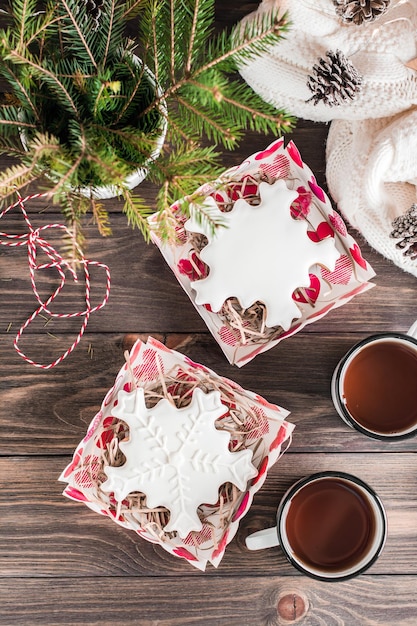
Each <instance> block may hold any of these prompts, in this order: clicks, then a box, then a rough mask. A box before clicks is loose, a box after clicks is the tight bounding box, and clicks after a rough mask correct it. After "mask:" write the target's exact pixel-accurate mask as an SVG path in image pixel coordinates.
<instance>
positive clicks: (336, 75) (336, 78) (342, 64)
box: [307, 50, 362, 107]
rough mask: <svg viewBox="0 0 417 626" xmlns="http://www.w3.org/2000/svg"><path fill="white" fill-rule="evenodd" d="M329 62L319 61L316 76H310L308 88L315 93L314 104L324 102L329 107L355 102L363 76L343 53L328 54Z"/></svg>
mask: <svg viewBox="0 0 417 626" xmlns="http://www.w3.org/2000/svg"><path fill="white" fill-rule="evenodd" d="M326 56H327V57H328V59H329V62H327V61H325V59H319V63H318V64H316V65H314V66H313V71H314V73H315V76H309V77H308V80H307V86H308V88H309V89H310V91H312V92H313V95H312V97H311V98H310V99H309V100H307V102H310V100H313V102H314V104H315V105H316V104H318V103H319V102H323V103H324V104H327V105H329V106H331V107H332V106H339V105H340V104H342V102H343V101H346V100H348V99H350V100H353V99H354V98H355V96H356V94H357V93H358V92H359V91H360V86H361V84H362V76H361V75H360V74H359V72H358V71H357V70H356V68H355V67H354V66H353V65H352V63H351V62H350V61H349V60H348V59H347V58H346V57H345V55H344V54H343V52H341V51H340V50H336V52H333V51H332V50H329V51H328V52H326Z"/></svg>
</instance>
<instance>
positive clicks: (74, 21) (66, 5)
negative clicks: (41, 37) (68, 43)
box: [61, 0, 97, 69]
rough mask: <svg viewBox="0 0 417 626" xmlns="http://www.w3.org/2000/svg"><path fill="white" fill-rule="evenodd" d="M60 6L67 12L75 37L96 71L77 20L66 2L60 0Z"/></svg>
mask: <svg viewBox="0 0 417 626" xmlns="http://www.w3.org/2000/svg"><path fill="white" fill-rule="evenodd" d="M61 4H62V5H63V7H64V9H65V11H66V12H67V15H68V17H69V19H70V20H71V22H72V25H73V26H74V29H75V32H76V33H77V35H78V37H79V39H80V42H81V43H82V45H83V47H84V49H85V51H86V53H87V55H88V56H89V58H90V60H91V63H92V64H93V66H94V67H95V68H96V69H97V62H96V60H95V58H94V55H93V53H92V52H91V48H90V46H89V45H88V43H87V40H86V38H85V36H84V33H83V32H82V30H81V28H80V25H79V24H78V22H77V20H76V19H75V16H74V14H73V12H72V11H71V10H70V8H69V6H68V4H67V2H66V0H61Z"/></svg>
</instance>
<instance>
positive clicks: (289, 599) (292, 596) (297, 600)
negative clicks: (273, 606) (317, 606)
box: [277, 593, 308, 622]
mask: <svg viewBox="0 0 417 626" xmlns="http://www.w3.org/2000/svg"><path fill="white" fill-rule="evenodd" d="M307 611H308V602H307V600H306V598H304V597H303V596H301V595H299V594H298V593H286V594H285V595H283V596H281V598H280V599H279V600H278V604H277V613H278V617H280V618H281V619H282V620H285V621H286V622H296V621H298V620H299V619H301V618H302V617H304V616H305V615H306V613H307Z"/></svg>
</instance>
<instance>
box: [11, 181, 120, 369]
mask: <svg viewBox="0 0 417 626" xmlns="http://www.w3.org/2000/svg"><path fill="white" fill-rule="evenodd" d="M45 195H46V194H42V193H38V194H33V195H30V196H26V197H25V198H22V197H21V196H20V194H18V200H17V201H16V202H15V203H14V204H11V205H10V206H8V207H7V208H6V209H4V210H3V211H1V212H0V219H1V218H2V217H4V216H5V215H6V214H7V213H8V212H9V211H12V210H13V209H15V208H16V207H19V208H20V210H21V212H22V214H23V217H24V220H25V222H26V225H27V227H28V232H26V233H23V234H21V235H16V234H9V233H4V232H1V231H0V245H3V246H7V247H11V248H13V247H19V246H26V247H27V255H28V265H29V274H30V281H31V284H32V291H33V293H34V294H35V298H36V300H37V301H38V303H39V307H38V308H37V309H36V310H35V311H34V312H33V313H32V315H31V316H30V317H29V318H28V319H27V320H26V321H25V322H24V323H23V324H22V326H21V327H20V329H19V331H18V333H17V335H16V337H15V339H14V343H13V345H14V347H15V349H16V351H17V353H18V354H19V355H20V356H21V357H22V358H23V359H24V360H25V361H26V362H27V363H30V364H31V365H34V366H35V367H40V368H42V369H51V368H52V367H55V366H56V365H58V364H59V363H61V361H63V360H64V359H65V358H66V357H67V356H68V355H69V354H71V352H73V350H74V349H75V348H76V347H77V345H78V344H79V343H80V341H81V338H82V336H83V334H84V332H85V330H86V328H87V324H88V320H89V319H90V315H91V314H92V313H94V312H95V311H99V310H100V309H102V308H103V307H104V306H105V305H106V304H107V301H108V299H109V295H110V284H111V283H110V270H109V268H108V266H107V265H105V264H104V263H100V262H98V261H90V260H88V259H86V258H85V257H84V255H83V254H82V251H81V249H80V248H79V246H77V251H78V252H79V256H80V260H79V263H80V264H81V265H82V266H83V269H84V282H85V294H84V299H85V309H84V311H76V312H75V313H54V312H52V311H51V310H50V308H49V307H50V305H51V304H52V302H54V300H55V299H56V298H57V296H58V295H59V294H60V292H61V291H62V289H63V288H64V285H65V283H66V280H67V273H68V272H69V273H70V274H71V276H72V279H73V281H74V283H78V282H79V281H78V276H77V273H76V271H75V270H74V269H73V268H72V267H71V265H70V264H69V263H68V261H66V260H65V259H64V258H63V257H62V256H61V255H60V254H59V253H58V252H57V251H56V249H55V248H54V247H53V246H52V245H51V244H50V243H49V242H48V241H47V240H46V239H45V238H44V233H45V231H48V230H51V229H59V230H62V231H64V232H65V233H67V234H69V235H71V233H70V231H69V229H68V228H67V227H66V226H65V225H64V224H46V225H45V226H41V227H39V228H33V226H32V223H31V221H30V219H29V216H28V214H27V211H26V208H25V203H26V202H28V201H29V200H33V199H35V198H41V197H43V196H45ZM38 249H39V250H41V251H42V252H44V253H45V255H46V256H47V258H48V259H49V261H48V262H47V263H42V264H39V265H38V264H37V260H36V257H37V252H38ZM91 266H97V267H101V268H102V269H104V271H105V275H106V287H105V294H104V297H103V300H102V301H101V302H100V304H98V305H97V306H94V307H92V306H91V301H90V293H91V280H90V270H89V268H90V267H91ZM49 268H55V269H56V271H57V272H58V275H59V277H60V282H59V285H58V286H57V287H56V289H55V291H54V292H53V293H52V294H51V295H50V296H49V297H48V298H47V299H46V300H42V298H41V296H40V294H39V291H38V288H37V286H36V272H37V271H39V270H44V269H49ZM42 313H45V314H47V315H49V316H50V317H52V318H72V317H82V318H84V319H83V322H82V324H81V328H80V331H79V333H78V335H77V337H76V338H75V340H74V342H73V343H72V345H71V346H70V347H69V348H68V349H67V350H66V351H65V352H64V353H63V354H61V356H59V357H58V358H57V359H55V360H54V361H53V362H52V363H49V364H43V363H37V362H36V361H33V360H32V359H30V358H29V357H28V356H27V355H26V354H25V353H24V352H23V351H22V350H21V349H20V347H19V341H20V339H21V338H22V335H23V333H24V332H25V330H26V329H27V328H28V326H29V325H30V324H31V323H32V322H33V320H35V319H36V318H37V317H38V316H39V315H41V314H42Z"/></svg>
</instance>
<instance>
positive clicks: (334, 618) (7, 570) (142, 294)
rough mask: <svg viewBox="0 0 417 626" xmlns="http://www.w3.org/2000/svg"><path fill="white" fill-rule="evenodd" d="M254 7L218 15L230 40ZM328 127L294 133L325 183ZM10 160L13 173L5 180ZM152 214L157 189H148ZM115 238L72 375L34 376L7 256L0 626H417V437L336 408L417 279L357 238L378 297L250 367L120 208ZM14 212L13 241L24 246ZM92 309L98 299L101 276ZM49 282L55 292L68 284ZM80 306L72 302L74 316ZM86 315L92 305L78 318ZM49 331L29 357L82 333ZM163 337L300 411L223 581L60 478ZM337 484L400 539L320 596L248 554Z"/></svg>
mask: <svg viewBox="0 0 417 626" xmlns="http://www.w3.org/2000/svg"><path fill="white" fill-rule="evenodd" d="M257 4H258V2H242V3H240V2H237V0H230V1H229V2H227V3H220V2H216V10H217V17H218V25H219V26H221V25H230V24H232V23H234V22H235V21H237V20H238V19H240V18H241V17H243V15H245V14H247V13H248V12H249V11H251V10H252V9H254V8H256V6H257ZM327 130H328V128H327V126H326V125H325V124H316V123H312V122H311V123H310V122H308V121H305V120H300V121H299V122H298V125H297V127H296V129H295V130H294V132H293V135H292V138H293V140H294V141H295V142H296V144H297V146H298V148H299V150H300V152H301V154H302V156H303V158H304V160H305V161H306V162H307V163H308V164H309V166H310V167H311V168H312V170H313V171H314V173H315V175H316V177H317V180H318V182H319V184H321V185H323V186H325V184H326V181H325V156H324V155H325V142H326V136H327ZM271 140H272V137H261V136H257V135H254V134H252V133H247V136H246V137H245V139H244V141H243V142H242V145H241V147H240V148H239V150H238V151H236V152H235V153H225V155H224V164H225V167H226V166H230V165H233V164H236V163H239V162H240V161H241V160H242V159H243V158H245V156H247V155H248V154H251V153H252V152H254V151H256V150H260V149H261V148H263V147H265V145H267V144H268V143H269V142H270V141H271ZM4 164H5V162H4V161H3V162H0V167H4ZM141 193H143V194H144V195H145V197H146V198H148V199H149V200H150V201H151V202H154V197H155V189H154V188H153V187H152V185H150V184H149V183H147V182H145V183H143V184H142V185H141ZM106 205H107V207H108V209H109V211H110V213H111V219H112V227H113V236H112V237H111V238H109V239H105V240H103V239H102V238H100V237H99V236H98V235H97V234H96V233H95V229H94V226H93V225H88V226H87V235H88V240H89V247H88V256H89V257H90V258H93V259H96V260H98V261H102V262H104V263H107V264H108V265H109V266H110V268H111V272H112V292H111V298H110V301H109V303H108V305H107V306H106V307H105V308H104V309H103V310H102V311H100V312H99V313H97V314H95V315H93V316H92V318H91V322H90V324H89V326H88V330H87V333H86V334H85V336H84V338H83V339H82V341H81V343H80V345H79V346H78V348H77V349H76V351H75V352H74V354H72V355H71V356H70V357H69V358H68V359H67V360H66V361H64V362H63V363H62V364H61V365H60V366H58V367H56V368H54V369H53V370H50V371H40V370H38V369H35V368H33V367H32V366H30V365H27V364H26V363H25V362H24V361H23V360H22V359H21V358H20V357H19V356H18V355H17V353H16V352H15V350H14V349H13V337H14V335H15V334H16V332H17V330H18V328H19V326H20V325H21V324H22V323H23V322H24V321H25V319H26V318H27V317H28V316H29V315H30V314H31V313H32V311H33V310H34V308H35V304H36V303H35V299H34V296H33V294H32V293H31V288H30V282H29V276H28V269H27V262H26V257H25V251H24V250H23V249H19V250H17V249H6V248H4V247H1V246H0V398H1V402H0V625H1V626H12V625H19V626H20V625H21V626H32V625H40V626H49V625H51V626H55V625H80V624H83V625H95V624H100V626H107V625H108V626H110V625H111V626H118V625H120V626H125V625H131V624H132V625H139V626H157V625H158V626H186V625H193V626H194V625H196V626H197V625H198V626H200V625H201V626H203V625H204V626H266V625H269V626H273V625H286V624H287V625H288V624H293V623H294V624H300V625H302V626H316V625H317V626H333V625H334V626H341V625H343V626H344V625H346V626H365V625H369V626H382V625H383V626H392V625H394V624H395V626H397V625H398V626H401V625H403V626H415V624H416V623H417V595H416V588H417V464H416V451H417V438H412V439H408V440H405V441H402V442H399V443H395V444H388V443H383V442H378V441H376V440H372V439H368V438H366V437H364V436H362V435H360V434H358V433H355V432H354V431H353V430H351V429H349V428H348V427H347V426H346V425H345V424H344V423H343V422H342V421H341V420H340V418H339V417H338V416H337V414H336V411H335V409H334V407H333V404H332V401H331V398H330V378H331V375H332V372H333V370H334V368H335V366H336V364H337V362H338V361H339V359H340V358H341V356H342V355H343V354H344V353H345V352H346V350H347V349H348V348H349V347H350V346H352V345H353V344H354V343H356V342H357V341H359V340H360V339H362V338H363V337H365V336H367V335H369V334H373V333H376V332H381V331H384V330H395V331H402V332H405V331H406V330H407V329H408V328H409V326H410V325H411V323H412V322H413V321H414V319H415V317H416V316H417V298H416V286H417V285H416V279H415V278H414V277H413V276H411V275H410V274H406V273H404V272H402V271H401V270H400V269H398V268H397V267H395V266H394V265H393V264H392V263H390V262H389V261H387V260H386V259H384V258H383V257H382V256H380V255H379V254H377V253H376V252H375V251H373V250H372V249H371V248H370V247H369V246H368V245H367V244H366V243H365V242H364V240H363V238H362V237H361V236H360V235H359V234H358V233H356V232H355V231H354V230H353V229H351V228H350V232H351V234H352V235H353V236H355V238H356V239H357V241H358V243H359V245H360V246H361V248H362V251H363V254H364V256H365V258H366V259H367V260H368V261H369V262H370V263H371V265H372V266H373V268H374V270H375V271H376V277H375V279H373V282H374V283H375V287H374V288H373V289H371V290H370V291H368V292H366V293H364V294H361V295H359V296H357V297H356V298H355V299H354V300H352V301H351V302H350V303H348V304H347V305H345V306H343V307H340V308H339V309H337V310H335V311H332V312H331V313H330V314H329V315H327V316H326V317H325V318H323V319H321V320H319V321H317V322H315V323H314V324H311V325H310V326H308V327H307V328H305V329H304V330H303V331H302V332H300V333H298V334H297V335H295V336H293V337H291V338H290V339H288V340H286V341H283V342H282V343H281V344H280V345H279V346H277V347H276V348H274V349H272V350H270V351H268V352H266V353H265V354H263V355H260V356H258V357H256V359H255V360H253V361H252V362H251V363H249V364H247V365H246V366H244V367H243V368H241V369H239V368H236V367H234V366H231V365H229V364H228V363H227V361H226V359H225V357H224V356H223V353H222V352H221V350H220V348H219V347H218V345H217V344H216V343H215V341H214V339H213V338H212V336H211V334H210V333H209V332H208V331H207V328H206V326H205V324H204V323H203V321H202V319H201V318H200V317H199V315H198V314H197V312H196V311H195V309H194V307H193V306H192V304H191V303H190V301H189V300H188V297H187V296H186V294H185V293H184V292H183V290H182V288H181V287H180V286H179V284H178V283H177V282H176V280H175V278H174V276H173V274H172V272H171V271H170V269H169V268H168V267H167V265H166V264H165V262H164V260H163V259H162V256H161V254H160V253H159V251H158V249H157V248H156V247H154V246H152V245H147V244H145V243H144V241H143V239H142V237H141V235H140V234H139V233H138V232H135V231H131V230H130V229H129V228H128V227H127V225H126V221H125V219H124V217H123V215H122V214H121V207H120V204H119V203H118V202H117V201H111V200H110V201H106ZM28 208H29V211H30V215H31V218H32V219H33V222H34V223H35V224H36V225H37V226H41V225H44V224H46V223H52V222H57V221H61V216H60V214H59V211H58V208H57V207H54V206H46V205H45V203H44V202H43V201H42V200H37V201H34V202H33V203H32V204H31V205H30V206H29V207H28ZM23 229H24V224H23V223H22V219H21V217H19V215H18V214H17V213H16V214H10V215H9V216H7V217H6V218H4V219H3V220H2V222H0V231H4V232H9V233H10V232H22V230H23ZM93 278H94V279H95V281H96V283H97V284H98V286H97V287H95V290H94V294H93V298H95V299H97V301H99V300H100V299H101V297H102V291H101V289H102V285H103V282H102V280H101V279H100V275H99V273H98V271H97V273H96V274H95V275H94V276H93ZM55 284H56V283H55V278H54V276H53V274H52V273H50V274H47V275H46V276H44V277H43V279H42V282H41V283H40V289H41V292H42V293H49V292H50V290H51V287H52V286H53V285H55ZM80 302H81V300H80V293H79V292H78V291H77V289H76V288H75V287H74V286H68V288H67V287H66V288H65V291H64V293H63V294H62V296H61V297H60V301H59V307H60V310H75V309H76V308H77V307H79V305H80ZM81 306H82V305H81ZM46 321H47V320H42V319H40V320H39V321H38V322H37V323H36V324H34V325H33V326H32V327H30V329H29V330H28V333H27V335H26V336H25V338H24V340H23V341H22V347H23V348H24V349H25V350H26V351H27V353H28V355H29V356H30V357H31V358H39V359H43V360H45V361H52V360H53V359H54V358H56V357H57V356H58V355H59V354H60V353H61V352H62V351H63V350H65V349H66V348H67V347H68V346H69V345H70V343H71V342H72V341H73V339H74V337H75V336H76V334H77V332H78V328H79V324H80V322H79V321H76V320H67V321H65V320H61V321H51V322H49V323H48V324H46ZM148 335H153V336H154V337H156V338H157V339H159V340H160V341H163V342H164V343H166V345H168V346H169V347H171V348H174V349H176V350H179V351H180V352H183V353H185V354H187V355H188V356H190V357H191V358H192V359H193V360H195V361H199V362H202V363H204V364H205V365H207V366H208V367H210V368H212V369H214V370H215V371H216V372H218V373H219V374H221V375H224V376H227V377H229V378H231V379H234V380H235V381H236V382H238V383H239V384H241V385H242V386H243V387H245V388H248V389H251V390H254V391H256V392H257V393H260V394H261V395H263V396H265V397H266V398H267V399H268V400H270V401H271V402H274V403H277V404H279V405H281V406H283V407H285V408H286V409H288V410H290V411H291V415H290V417H289V420H290V421H292V422H293V423H294V424H295V425H296V429H295V432H294V437H293V443H292V445H291V447H290V449H289V450H288V452H287V453H286V454H285V455H284V456H283V457H282V459H280V460H279V461H278V462H277V464H276V465H275V466H274V467H273V468H272V469H271V471H270V473H269V474H268V478H267V480H266V482H265V484H264V486H263V487H262V489H261V490H260V491H259V493H258V494H257V495H256V497H255V499H254V502H253V505H252V507H251V509H250V511H249V512H248V513H247V515H246V516H245V517H244V518H243V519H242V521H241V524H240V527H239V531H238V533H237V535H236V537H235V538H234V540H233V541H232V542H231V544H230V545H229V546H228V548H227V550H226V553H225V556H224V559H223V560H222V562H221V564H220V566H219V568H218V569H214V568H213V567H211V566H208V568H207V570H206V572H204V573H201V572H198V571H197V570H194V569H193V568H192V567H191V566H190V565H189V564H188V563H186V562H185V561H184V560H181V559H176V558H174V557H171V556H170V555H169V554H167V553H166V552H165V551H163V550H162V549H161V548H160V547H159V546H155V545H153V544H150V543H148V542H145V541H143V540H141V539H140V538H138V537H137V536H136V535H135V534H134V533H132V532H129V531H127V530H124V529H122V528H120V527H119V526H117V525H116V524H113V523H112V522H111V521H110V520H108V519H106V518H104V517H102V516H99V515H96V514H94V513H93V512H92V511H90V510H89V509H87V508H86V507H85V506H83V505H82V504H78V503H75V502H71V501H69V500H68V499H66V498H64V497H63V496H62V490H63V488H64V485H63V484H62V483H59V482H58V477H59V475H60V473H61V471H62V469H63V468H64V467H65V466H66V465H67V463H68V462H69V460H70V458H71V454H72V452H73V450H74V448H75V446H76V445H77V444H78V442H79V441H80V439H81V438H82V437H83V435H84V434H85V431H86V428H87V426H88V424H89V422H90V421H91V419H92V418H93V417H94V415H95V413H96V412H97V411H98V409H99V407H100V404H101V402H102V400H103V397H104V395H105V393H106V392H107V390H108V389H109V388H110V387H111V385H112V384H113V381H114V378H115V376H116V374H117V372H118V370H119V369H120V367H121V366H122V364H123V352H124V350H125V349H127V348H129V347H130V346H131V345H132V344H133V342H134V341H135V339H136V338H138V337H141V338H146V337H147V336H148ZM325 469H338V470H342V471H347V472H351V473H353V474H356V475H357V476H359V477H361V478H362V479H364V480H365V481H367V482H368V483H369V484H370V485H371V486H372V487H373V488H374V489H375V490H376V491H377V492H378V494H379V495H380V497H381V499H382V501H383V502H384V505H385V507H386V510H387V516H388V523H389V532H388V539H387V543H386V546H385V548H384V550H383V552H382V555H381V557H380V558H379V560H378V561H377V562H376V563H375V564H374V565H373V566H372V568H370V569H369V570H368V571H367V572H366V573H365V574H364V575H362V576H360V577H358V578H356V579H353V580H351V581H347V582H342V583H331V584H329V583H322V582H319V581H314V580H312V579H309V578H307V577H305V576H302V575H301V574H298V573H297V572H296V571H295V570H294V569H293V568H292V567H291V565H290V564H289V563H288V562H287V561H286V560H285V558H284V557H283V555H282V553H281V552H280V550H279V549H278V548H275V549H274V548H272V549H269V550H264V551H261V552H249V551H248V550H247V549H246V547H245V537H246V536H247V534H249V533H250V532H253V531H254V530H258V529H261V528H264V527H268V526H271V525H273V524H274V519H275V511H276V507H277V504H278V502H279V499H280V497H281V496H282V494H283V493H284V492H285V490H286V489H287V488H288V487H289V486H290V485H291V484H292V483H293V482H294V481H295V480H297V479H298V478H300V477H301V476H304V475H307V474H310V473H313V472H316V471H320V470H325Z"/></svg>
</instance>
